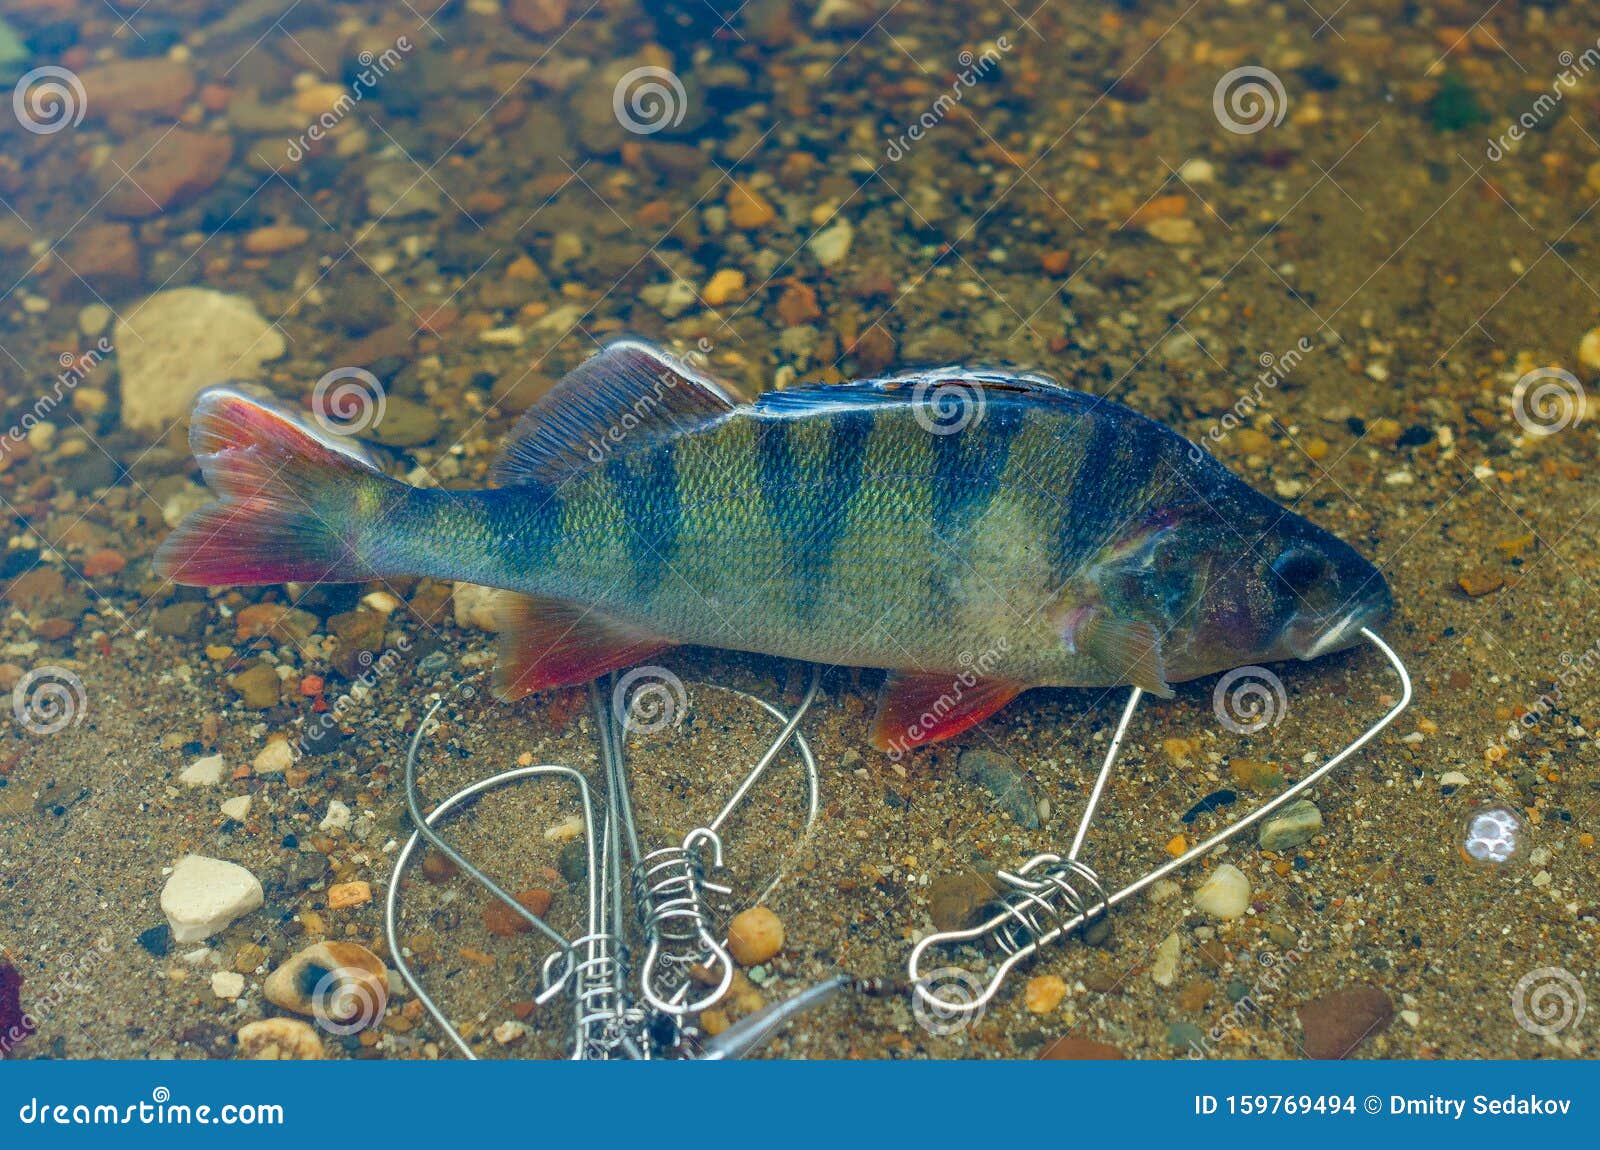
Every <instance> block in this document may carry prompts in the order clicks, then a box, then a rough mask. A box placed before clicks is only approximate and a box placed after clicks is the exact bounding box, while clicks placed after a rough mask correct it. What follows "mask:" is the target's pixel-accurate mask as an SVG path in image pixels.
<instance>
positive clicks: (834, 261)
mask: <svg viewBox="0 0 1600 1150" xmlns="http://www.w3.org/2000/svg"><path fill="white" fill-rule="evenodd" d="M855 238H856V230H855V228H854V227H852V226H851V224H850V221H849V220H847V219H845V218H844V217H843V216H841V217H840V218H839V219H838V220H836V221H835V222H834V224H833V225H832V226H831V227H827V228H823V229H822V231H820V232H818V233H817V234H816V235H814V236H812V237H811V239H810V240H809V241H808V242H807V244H806V246H807V247H809V248H810V249H811V254H812V255H814V256H816V257H817V262H818V263H819V264H821V265H822V266H823V267H825V268H832V267H837V266H838V265H839V264H842V263H843V262H844V261H845V259H846V257H848V256H849V255H850V245H851V244H853V243H854V242H855Z"/></svg>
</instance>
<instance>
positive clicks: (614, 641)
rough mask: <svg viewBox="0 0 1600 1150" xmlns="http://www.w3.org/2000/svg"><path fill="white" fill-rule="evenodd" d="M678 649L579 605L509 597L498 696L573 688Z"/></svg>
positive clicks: (496, 674)
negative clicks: (618, 669) (672, 649)
mask: <svg viewBox="0 0 1600 1150" xmlns="http://www.w3.org/2000/svg"><path fill="white" fill-rule="evenodd" d="M672 646H676V644H675V643H673V642H672V640H670V639H663V638H662V637H661V636H659V635H653V634H651V633H650V632H648V631H645V630H643V629H642V628H639V627H635V626H634V625H632V624H631V623H624V622H621V621H620V620H617V619H613V618H611V617H610V616H609V615H605V614H602V613H601V612H599V611H595V610H593V609H591V608H588V607H585V606H583V605H582V604H579V603H569V602H567V601H566V600H564V599H543V598H539V597H536V596H533V595H507V596H505V597H504V600H503V602H502V605H501V607H500V659H499V662H498V663H497V664H496V666H495V669H494V693H495V695H496V696H497V697H498V698H500V699H501V700H503V701H505V702H510V701H511V700H513V699H520V698H522V696H524V695H528V694H532V693H533V692H534V691H548V690H550V689H552V688H554V687H570V686H572V685H574V684H576V683H587V682H588V681H589V680H590V679H595V678H599V677H600V676H601V675H604V674H605V673H606V672H607V671H614V670H616V669H617V668H618V667H627V666H630V665H631V664H634V663H637V662H639V661H641V660H643V659H648V658H649V657H650V656H651V655H654V654H655V653H656V652H658V651H664V650H666V649H667V648H668V647H672Z"/></svg>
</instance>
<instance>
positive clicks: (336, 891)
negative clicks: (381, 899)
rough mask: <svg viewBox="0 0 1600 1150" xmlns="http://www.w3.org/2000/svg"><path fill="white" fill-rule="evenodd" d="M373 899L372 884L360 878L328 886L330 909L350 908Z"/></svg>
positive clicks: (362, 904)
mask: <svg viewBox="0 0 1600 1150" xmlns="http://www.w3.org/2000/svg"><path fill="white" fill-rule="evenodd" d="M371 901H372V884H371V883H369V882H364V881H362V880H360V879H358V880H356V881H355V882H341V883H335V884H334V885H333V886H330V887H329V888H328V909H329V910H348V909H349V908H350V907H353V906H364V905H365V904H367V903H369V902H371Z"/></svg>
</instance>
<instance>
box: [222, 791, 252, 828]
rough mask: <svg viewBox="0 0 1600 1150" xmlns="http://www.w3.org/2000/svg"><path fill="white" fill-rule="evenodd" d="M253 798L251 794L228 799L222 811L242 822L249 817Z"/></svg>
mask: <svg viewBox="0 0 1600 1150" xmlns="http://www.w3.org/2000/svg"><path fill="white" fill-rule="evenodd" d="M250 803H251V799H250V796H249V795H238V796H237V797H235V798H231V799H228V800H227V801H225V802H224V803H223V804H222V813H223V815H225V816H226V817H227V818H230V819H232V820H233V821H234V822H236V823H242V822H244V820H245V819H246V818H247V817H249V814H250Z"/></svg>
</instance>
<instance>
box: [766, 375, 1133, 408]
mask: <svg viewBox="0 0 1600 1150" xmlns="http://www.w3.org/2000/svg"><path fill="white" fill-rule="evenodd" d="M963 390H966V391H968V392H969V394H971V393H976V394H981V395H982V397H983V399H984V401H985V402H989V401H991V400H993V401H996V402H1002V401H1004V400H1006V399H1008V398H1026V399H1030V400H1033V401H1036V402H1042V403H1053V404H1058V405H1063V406H1067V407H1071V408H1074V409H1078V410H1089V409H1091V408H1093V407H1095V406H1097V405H1100V404H1106V405H1109V406H1110V407H1112V408H1114V409H1116V410H1119V411H1120V410H1124V409H1123V408H1122V407H1121V405H1119V404H1115V403H1113V402H1112V401H1111V400H1107V399H1100V398H1097V397H1096V396H1093V395H1087V394H1085V393H1083V392H1081V391H1073V390H1072V389H1071V388H1069V387H1063V386H1062V385H1061V384H1059V383H1057V382H1056V381H1055V380H1053V379H1049V378H1047V377H1046V376H1042V375H1036V374H1034V373H1032V372H1019V371H1005V370H1002V369H1000V368H986V367H960V366H950V367H935V368H924V369H922V370H918V371H908V372H905V373H903V374H901V375H890V376H885V377H883V378H881V379H860V380H853V381H851V382H849V383H808V384H802V385H801V386H799V387H791V388H786V389H784V390H783V391H770V392H767V393H766V394H765V395H763V396H761V397H759V398H758V399H757V400H756V402H755V407H756V411H757V412H758V413H761V414H767V415H798V414H801V413H804V412H812V411H815V410H816V409H817V408H819V407H826V406H832V407H869V406H875V405H879V404H901V403H905V402H907V401H911V400H916V401H920V402H926V403H940V402H941V400H942V401H943V402H945V403H949V402H952V401H956V400H959V399H960V398H961V396H960V393H961V392H962V391H963Z"/></svg>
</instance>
